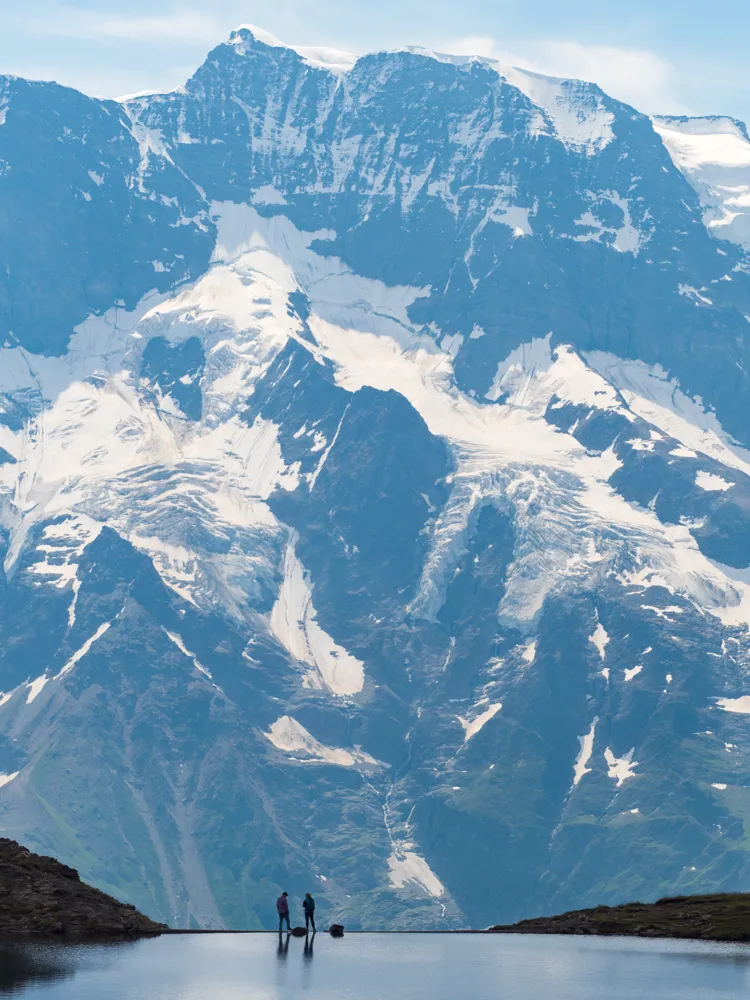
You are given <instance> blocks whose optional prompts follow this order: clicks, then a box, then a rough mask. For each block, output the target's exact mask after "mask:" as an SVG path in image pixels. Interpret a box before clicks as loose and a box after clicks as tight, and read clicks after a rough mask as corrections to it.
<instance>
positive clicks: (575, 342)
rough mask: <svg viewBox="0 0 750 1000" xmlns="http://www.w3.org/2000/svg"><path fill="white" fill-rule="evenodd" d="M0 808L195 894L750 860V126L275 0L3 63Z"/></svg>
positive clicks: (259, 908)
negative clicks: (661, 114) (75, 65)
mask: <svg viewBox="0 0 750 1000" xmlns="http://www.w3.org/2000/svg"><path fill="white" fill-rule="evenodd" d="M0 108H1V109H2V110H1V111H0V122H2V124H0V209H1V211H0V220H1V221H0V226H1V227H2V228H1V231H2V236H3V239H2V240H1V241H0V328H1V329H0V555H1V558H2V565H3V572H2V573H1V574H0V638H1V639H2V641H1V642H0V691H2V692H3V693H2V694H1V695H0V785H1V786H2V787H1V788H0V817H2V821H1V822H2V826H3V828H4V831H5V832H6V833H7V835H8V836H12V837H18V838H20V839H22V840H23V841H24V842H26V843H29V844H31V845H32V846H33V847H34V849H36V850H43V851H44V852H47V853H51V854H55V855H58V856H64V857H65V858H66V859H68V860H69V861H70V863H72V864H75V866H76V867H77V868H78V869H79V870H80V871H81V872H82V874H83V875H84V877H85V878H86V879H87V880H88V881H91V882H93V883H94V884H96V885H98V886H100V887H101V888H103V889H106V890H107V891H108V892H111V893H112V894H113V895H116V896H117V897H119V898H123V899H126V900H128V901H129V902H131V903H134V904H136V905H138V906H139V908H141V909H143V910H144V911H146V912H148V913H151V914H153V915H154V917H155V918H157V919H160V920H164V921H166V922H169V923H170V924H172V925H175V926H183V927H189V926H202V927H261V926H271V925H272V922H273V920H274V913H273V912H272V909H273V906H272V903H273V900H274V899H275V898H276V896H277V895H278V893H279V891H280V890H281V889H282V888H283V889H287V890H288V891H289V892H290V894H291V895H292V897H293V898H295V897H297V896H299V897H300V898H301V897H302V896H303V895H304V892H306V891H310V890H314V895H315V896H316V899H317V901H318V906H319V909H320V913H321V920H322V921H323V922H324V923H325V922H326V921H328V922H331V920H338V921H340V922H341V923H344V924H346V926H347V927H353V928H354V927H356V926H364V927H369V928H375V927H381V928H382V927H391V928H394V927H395V928H414V927H423V928H443V927H463V926H467V925H473V926H481V925H486V924H489V923H490V922H491V921H498V920H501V921H503V922H510V921H514V920H517V919H520V918H523V917H526V916H530V915H533V914H535V913H538V912H554V911H559V910H563V909H569V908H572V907H584V906H589V905H594V904H598V903H611V904H617V903H620V902H622V901H623V900H626V899H632V898H640V899H645V900H648V899H655V898H656V897H658V896H664V895H674V894H676V893H683V892H697V891H705V892H709V891H720V890H724V889H727V888H731V889H748V888H750V881H749V880H750V874H748V854H747V843H746V836H745V820H746V816H747V809H748V801H749V800H748V796H750V791H748V788H747V787H746V781H745V775H746V774H747V770H748V760H749V755H750V735H749V733H748V724H747V716H748V714H750V688H749V687H748V681H747V665H748V622H750V575H749V574H748V569H749V568H750V521H749V520H748V508H749V507H750V431H748V427H750V421H749V420H748V416H750V380H749V379H748V371H750V274H749V272H750V259H749V258H748V250H747V238H746V232H747V223H746V221H745V212H746V202H747V198H748V191H750V142H748V139H747V134H746V132H745V129H744V126H742V125H741V124H738V123H735V122H732V121H730V120H729V119H723V118H716V119H713V118H712V119H674V118H658V119H654V120H653V121H652V120H651V119H650V118H649V117H647V116H645V115H642V114H639V113H638V112H637V111H636V110H634V109H633V108H631V107H628V106H626V105H624V104H621V103H619V102H617V101H615V100H612V99H611V98H609V97H608V96H607V95H606V94H604V93H602V91H601V90H600V89H599V88H598V87H596V86H594V85H592V84H586V83H581V82H579V81H565V80H552V79H549V78H546V77H541V76H538V75H534V74H531V73H527V72H524V71H519V70H511V69H507V68H502V67H498V66H496V65H495V64H493V63H491V62H488V61H487V60H481V59H467V58H451V57H445V56H441V55H436V54H432V53H427V52H424V51H415V50H404V51H396V52H385V53H376V54H372V55H367V56H363V57H361V58H359V59H357V60H355V61H352V60H349V59H348V58H345V57H344V56H342V55H341V54H336V53H331V52H328V50H326V51H325V52H323V51H321V50H305V49H302V50H299V51H298V50H294V49H290V48H288V47H284V46H282V45H280V44H279V43H277V42H276V41H275V40H274V39H272V38H269V37H267V36H265V35H263V34H262V33H260V32H258V31H256V30H254V29H253V30H251V29H248V28H240V29H238V30H237V31H236V32H234V33H233V35H232V36H231V38H230V40H229V41H228V42H227V43H226V44H223V45H220V46H218V47H217V48H216V49H214V50H213V51H212V52H211V53H210V54H209V56H208V58H207V60H206V62H205V63H204V64H203V66H201V67H200V69H198V70H197V72H196V73H195V75H194V76H193V77H191V79H190V80H189V81H188V82H187V84H186V85H185V87H184V88H181V89H179V90H177V91H174V92H172V93H169V94H160V95H159V94H157V95H146V96H140V97H136V98H133V99H131V100H128V101H125V102H119V103H118V102H113V101H99V100H94V99H91V98H88V97H85V96H83V95H82V94H79V93H77V92H75V91H72V90H69V89H66V88H62V87H58V86H56V85H53V84H39V83H30V82H27V81H24V80H18V79H14V78H0Z"/></svg>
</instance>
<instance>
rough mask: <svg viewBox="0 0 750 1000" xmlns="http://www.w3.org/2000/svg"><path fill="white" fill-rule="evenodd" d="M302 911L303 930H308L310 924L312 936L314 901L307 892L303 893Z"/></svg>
mask: <svg viewBox="0 0 750 1000" xmlns="http://www.w3.org/2000/svg"><path fill="white" fill-rule="evenodd" d="M302 909H303V910H304V911H305V930H306V931H309V930H310V924H312V929H313V934H314V933H315V900H314V899H313V898H312V896H311V895H310V893H309V892H306V893H305V898H304V899H303V900H302Z"/></svg>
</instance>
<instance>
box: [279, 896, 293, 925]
mask: <svg viewBox="0 0 750 1000" xmlns="http://www.w3.org/2000/svg"><path fill="white" fill-rule="evenodd" d="M276 910H277V912H278V914H279V934H281V928H282V927H283V926H284V921H285V920H286V931H287V934H288V933H289V932H290V931H291V929H292V928H291V926H290V924H289V893H288V892H282V894H281V895H280V896H279V898H278V899H277V900H276Z"/></svg>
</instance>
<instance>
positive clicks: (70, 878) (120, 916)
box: [0, 837, 164, 938]
mask: <svg viewBox="0 0 750 1000" xmlns="http://www.w3.org/2000/svg"><path fill="white" fill-rule="evenodd" d="M162 930H164V924H157V923H155V922H154V921H153V920H149V918H148V917H145V916H144V915H143V914H142V913H139V912H138V910H136V908H135V907H134V906H131V905H129V904H127V903H120V902H118V901H117V900H116V899H113V898H112V896H108V895H107V894H106V893H104V892H100V891H99V890H98V889H94V888H92V887H91V886H90V885H86V883H85V882H81V880H80V878H79V876H78V872H77V871H76V870H75V868H69V867H68V866H67V865H64V864H61V863H60V862H59V861H56V860H55V859H54V858H47V857H43V856H42V855H40V854H31V853H30V852H29V851H27V849H26V848H25V847H22V846H21V845H20V844H17V843H16V841H15V840H8V839H6V838H5V837H2V838H0V934H66V935H71V936H74V937H87V938H91V937H139V936H147V935H154V934H160V933H161V932H162Z"/></svg>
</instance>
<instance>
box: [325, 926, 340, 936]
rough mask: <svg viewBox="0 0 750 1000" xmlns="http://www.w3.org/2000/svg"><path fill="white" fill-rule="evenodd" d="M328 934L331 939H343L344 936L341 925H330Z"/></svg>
mask: <svg viewBox="0 0 750 1000" xmlns="http://www.w3.org/2000/svg"><path fill="white" fill-rule="evenodd" d="M328 933H329V934H330V935H331V937H343V936H344V927H343V924H331V926H330V928H329V930H328Z"/></svg>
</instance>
